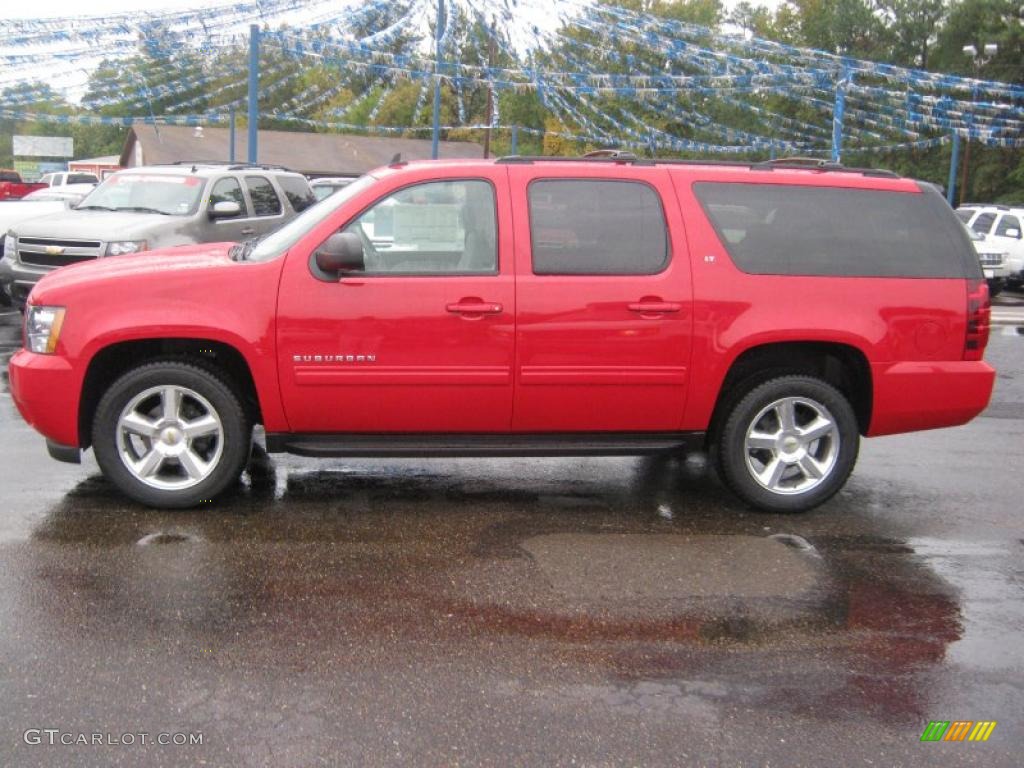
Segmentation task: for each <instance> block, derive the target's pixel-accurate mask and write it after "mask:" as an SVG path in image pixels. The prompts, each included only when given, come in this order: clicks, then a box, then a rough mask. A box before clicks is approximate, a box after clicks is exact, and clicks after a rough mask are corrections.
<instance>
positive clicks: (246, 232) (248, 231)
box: [242, 227, 256, 235]
mask: <svg viewBox="0 0 1024 768" xmlns="http://www.w3.org/2000/svg"><path fill="white" fill-rule="evenodd" d="M242 234H243V235H255V234H256V230H255V229H253V228H252V227H246V228H245V229H243V230H242Z"/></svg>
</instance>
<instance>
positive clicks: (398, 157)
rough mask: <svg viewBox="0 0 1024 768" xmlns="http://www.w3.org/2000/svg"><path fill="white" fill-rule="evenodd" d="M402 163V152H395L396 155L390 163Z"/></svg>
mask: <svg viewBox="0 0 1024 768" xmlns="http://www.w3.org/2000/svg"><path fill="white" fill-rule="evenodd" d="M401 164H402V153H401V152H395V156H394V157H392V158H391V162H390V163H389V165H401Z"/></svg>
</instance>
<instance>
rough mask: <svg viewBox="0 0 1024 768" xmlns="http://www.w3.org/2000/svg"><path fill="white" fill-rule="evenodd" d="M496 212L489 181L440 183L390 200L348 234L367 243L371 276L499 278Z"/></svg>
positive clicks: (372, 210)
mask: <svg viewBox="0 0 1024 768" xmlns="http://www.w3.org/2000/svg"><path fill="white" fill-rule="evenodd" d="M325 205H326V203H325ZM494 211H495V204H494V189H493V188H492V187H491V185H490V184H489V183H487V182H486V181H434V182H428V183H425V184H417V185H415V186H412V187H406V188H405V189H402V190H400V191H398V192H396V193H394V194H393V195H390V196H388V197H386V198H384V199H383V200H381V201H380V202H378V203H376V204H375V205H374V206H373V207H372V208H370V209H369V210H368V211H366V212H365V213H363V214H362V215H361V216H359V217H358V218H357V219H356V220H355V221H353V222H352V223H351V224H349V226H348V227H346V228H345V231H346V232H352V233H354V234H356V235H358V236H359V239H360V240H362V242H363V259H364V262H365V266H366V272H368V273H372V274H388V273H394V274H423V275H460V274H493V273H495V272H497V269H498V251H497V225H496V221H495V213H494Z"/></svg>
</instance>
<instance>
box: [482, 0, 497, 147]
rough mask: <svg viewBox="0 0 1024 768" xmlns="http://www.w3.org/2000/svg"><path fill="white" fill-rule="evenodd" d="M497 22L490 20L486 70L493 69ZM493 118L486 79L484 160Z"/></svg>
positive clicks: (491, 95)
mask: <svg viewBox="0 0 1024 768" xmlns="http://www.w3.org/2000/svg"><path fill="white" fill-rule="evenodd" d="M496 27H497V22H495V20H494V19H493V18H492V19H491V33H490V35H489V37H488V41H487V68H488V69H494V34H495V29H496ZM493 118H494V81H493V80H491V78H490V77H488V79H487V128H486V130H485V131H484V159H485V160H486V159H487V158H488V157H490V156H491V124H492V120H493Z"/></svg>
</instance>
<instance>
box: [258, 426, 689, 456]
mask: <svg viewBox="0 0 1024 768" xmlns="http://www.w3.org/2000/svg"><path fill="white" fill-rule="evenodd" d="M703 446H704V433H703V432H635V433H630V432H571V433H564V432H563V433H550V434H548V433H545V434H529V435H527V434H509V433H491V434H445V433H440V434H426V433H416V434H407V433H390V434H362V433H360V434H344V433H343V434H333V433H331V434H322V433H302V434H297V433H290V432H272V433H269V434H267V452H268V453H294V454H297V455H299V456H320V457H327V456H349V457H356V456H359V457H364V458H378V457H393V458H415V457H437V458H440V457H452V456H466V457H469V456H642V455H648V454H656V453H667V452H672V451H682V450H697V449H700V448H703Z"/></svg>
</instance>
